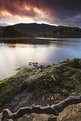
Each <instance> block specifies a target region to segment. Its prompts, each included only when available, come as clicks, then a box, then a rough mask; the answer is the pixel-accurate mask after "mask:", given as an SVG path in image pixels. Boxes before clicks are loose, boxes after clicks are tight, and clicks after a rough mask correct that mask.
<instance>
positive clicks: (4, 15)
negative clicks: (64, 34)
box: [0, 0, 81, 27]
mask: <svg viewBox="0 0 81 121" xmlns="http://www.w3.org/2000/svg"><path fill="white" fill-rule="evenodd" d="M31 22H38V23H49V24H55V25H71V26H79V27H81V0H0V23H8V24H15V23H31Z"/></svg>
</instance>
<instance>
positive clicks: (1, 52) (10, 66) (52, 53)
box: [0, 38, 81, 79]
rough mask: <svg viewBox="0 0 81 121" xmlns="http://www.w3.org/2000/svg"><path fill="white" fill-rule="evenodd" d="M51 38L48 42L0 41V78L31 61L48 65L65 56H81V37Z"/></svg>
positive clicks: (13, 72) (9, 74) (11, 73)
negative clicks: (21, 42) (19, 42)
mask: <svg viewBox="0 0 81 121" xmlns="http://www.w3.org/2000/svg"><path fill="white" fill-rule="evenodd" d="M38 39H40V38H38ZM42 39H43V40H44V41H45V39H44V38H42ZM46 39H47V40H48V38H46ZM50 40H51V42H48V43H46V44H45V42H44V44H43V43H42V44H40V43H39V44H4V43H0V79H4V78H6V77H8V76H11V75H13V74H15V73H16V69H17V68H19V67H21V66H24V65H27V64H28V63H29V62H38V63H39V64H45V65H48V64H52V63H57V62H59V61H62V60H63V59H65V58H81V39H54V40H53V38H51V39H50ZM38 41H40V40H38Z"/></svg>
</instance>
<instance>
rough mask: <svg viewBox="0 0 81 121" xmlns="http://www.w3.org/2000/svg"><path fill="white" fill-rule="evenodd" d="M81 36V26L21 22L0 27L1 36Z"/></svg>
mask: <svg viewBox="0 0 81 121" xmlns="http://www.w3.org/2000/svg"><path fill="white" fill-rule="evenodd" d="M37 36H39V37H56V38H57V37H61V38H70V37H71V38H77V37H81V28H79V27H70V26H53V25H49V24H43V23H42V24H38V23H29V24H26V23H19V24H15V25H9V26H6V27H1V28H0V37H37Z"/></svg>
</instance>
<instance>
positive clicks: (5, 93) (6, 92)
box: [0, 68, 32, 106]
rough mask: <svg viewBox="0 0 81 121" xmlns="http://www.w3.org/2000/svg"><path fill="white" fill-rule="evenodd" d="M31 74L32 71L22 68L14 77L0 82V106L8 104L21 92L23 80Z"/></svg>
mask: <svg viewBox="0 0 81 121" xmlns="http://www.w3.org/2000/svg"><path fill="white" fill-rule="evenodd" d="M31 72H32V69H30V68H24V69H22V70H20V71H19V72H18V73H17V74H16V75H14V76H12V77H10V78H7V79H4V80H0V97H1V98H0V106H3V105H5V104H6V103H8V102H9V101H10V100H12V99H13V97H14V96H15V95H17V94H18V93H19V92H20V91H21V87H22V85H23V83H24V80H25V79H27V78H28V77H29V74H30V73H31Z"/></svg>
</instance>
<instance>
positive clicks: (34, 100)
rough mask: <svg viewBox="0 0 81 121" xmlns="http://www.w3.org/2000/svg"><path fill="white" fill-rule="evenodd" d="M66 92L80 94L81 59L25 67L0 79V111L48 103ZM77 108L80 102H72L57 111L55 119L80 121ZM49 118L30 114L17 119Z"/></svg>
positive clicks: (42, 120) (74, 94) (55, 102)
mask: <svg viewBox="0 0 81 121" xmlns="http://www.w3.org/2000/svg"><path fill="white" fill-rule="evenodd" d="M70 95H73V96H77V95H81V59H71V60H69V59H66V60H64V61H63V62H60V63H58V64H52V65H49V66H46V67H43V68H41V67H33V68H27V67H25V68H23V69H21V70H20V71H19V72H18V73H17V74H16V75H14V76H12V77H10V78H7V79H4V80H0V112H2V110H3V109H5V108H8V109H10V110H11V111H12V112H15V111H17V110H18V109H20V108H21V107H25V106H31V105H40V106H49V105H52V104H57V103H59V102H61V101H62V100H64V99H66V98H67V97H68V96H70ZM80 111H81V104H78V105H72V106H70V107H68V108H66V109H65V110H64V111H63V112H62V113H60V115H59V116H58V117H57V118H58V121H75V120H76V121H80V120H81V113H80ZM71 112H72V113H71ZM50 117H51V119H50ZM52 117H53V116H52V115H44V114H42V115H37V114H31V115H25V116H23V117H22V118H20V119H19V121H48V120H49V121H52V120H53V121H54V119H52ZM72 117H73V118H72ZM77 117H78V118H77Z"/></svg>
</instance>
